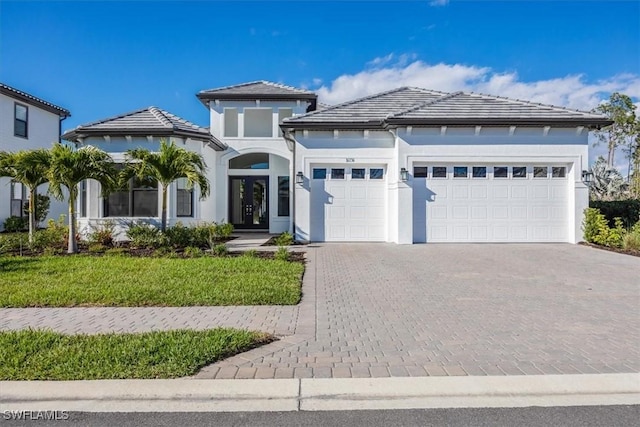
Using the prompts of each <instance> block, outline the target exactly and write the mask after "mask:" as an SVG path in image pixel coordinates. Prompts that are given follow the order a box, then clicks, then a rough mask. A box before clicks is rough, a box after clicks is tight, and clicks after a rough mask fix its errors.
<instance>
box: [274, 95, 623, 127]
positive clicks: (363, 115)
mask: <svg viewBox="0 0 640 427" xmlns="http://www.w3.org/2000/svg"><path fill="white" fill-rule="evenodd" d="M558 123H561V124H567V125H590V126H601V125H608V124H610V123H611V121H610V120H609V119H608V118H607V117H605V116H602V115H600V114H595V113H589V112H586V111H579V110H571V109H568V108H563V107H556V106H552V105H545V104H538V103H533V102H529V101H522V100H517V99H509V98H504V97H499V96H491V95H484V94H478V93H473V92H471V93H469V92H452V93H446V92H436V91H431V90H426V89H420V88H413V87H403V88H399V89H395V90H392V91H388V92H383V93H380V94H376V95H371V96H368V97H365V98H361V99H358V100H355V101H350V102H346V103H344V104H340V105H336V106H333V107H329V108H326V109H323V110H319V111H314V112H311V113H308V114H305V115H302V116H297V117H292V118H289V119H286V120H285V121H284V123H283V127H285V128H303V127H323V126H330V125H334V126H338V127H349V126H352V127H365V128H366V127H368V128H380V127H381V128H384V127H386V126H393V125H409V126H410V125H436V126H438V125H481V124H487V125H489V124H494V125H515V124H530V125H534V124H535V125H546V124H549V125H551V124H558Z"/></svg>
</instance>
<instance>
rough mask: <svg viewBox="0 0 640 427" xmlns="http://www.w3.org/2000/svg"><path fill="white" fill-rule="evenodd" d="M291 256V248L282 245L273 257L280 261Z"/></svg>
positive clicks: (286, 259)
mask: <svg viewBox="0 0 640 427" xmlns="http://www.w3.org/2000/svg"><path fill="white" fill-rule="evenodd" d="M289 256H290V254H289V250H288V249H287V248H286V246H280V247H279V248H278V250H277V251H276V252H275V254H273V258H274V259H277V260H280V261H289Z"/></svg>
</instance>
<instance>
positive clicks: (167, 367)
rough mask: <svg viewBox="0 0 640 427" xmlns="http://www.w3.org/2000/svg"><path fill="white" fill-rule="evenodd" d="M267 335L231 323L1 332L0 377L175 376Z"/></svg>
mask: <svg viewBox="0 0 640 427" xmlns="http://www.w3.org/2000/svg"><path fill="white" fill-rule="evenodd" d="M270 341H272V338H271V337H270V336H269V335H267V334H262V333H258V332H249V331H240V330H235V329H222V328H220V329H211V330H206V331H193V330H176V331H166V332H148V333H141V334H100V335H64V334H60V333H56V332H50V331H37V330H22V331H11V332H0V360H2V363H0V380H3V381H6V380H97V379H129V378H177V377H184V376H187V375H193V374H195V373H196V372H197V371H198V370H199V369H200V368H202V367H203V366H205V365H208V364H211V363H214V362H216V361H217V360H219V359H222V358H224V357H229V356H231V355H233V354H236V353H240V352H243V351H247V350H249V349H251V348H253V347H256V346H258V345H261V344H265V343H267V342H270Z"/></svg>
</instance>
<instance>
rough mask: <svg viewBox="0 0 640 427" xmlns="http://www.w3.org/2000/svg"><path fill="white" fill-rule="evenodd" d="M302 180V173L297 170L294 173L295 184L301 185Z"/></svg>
mask: <svg viewBox="0 0 640 427" xmlns="http://www.w3.org/2000/svg"><path fill="white" fill-rule="evenodd" d="M303 182H304V175H303V174H302V172H298V173H297V174H296V184H300V185H302V183H303Z"/></svg>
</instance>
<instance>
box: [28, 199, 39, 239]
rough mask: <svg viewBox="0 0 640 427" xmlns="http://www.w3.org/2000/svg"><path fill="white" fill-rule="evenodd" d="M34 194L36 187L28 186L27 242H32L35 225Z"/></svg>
mask: <svg viewBox="0 0 640 427" xmlns="http://www.w3.org/2000/svg"><path fill="white" fill-rule="evenodd" d="M36 195H37V188H36V187H30V188H29V243H33V234H34V232H35V227H36Z"/></svg>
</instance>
